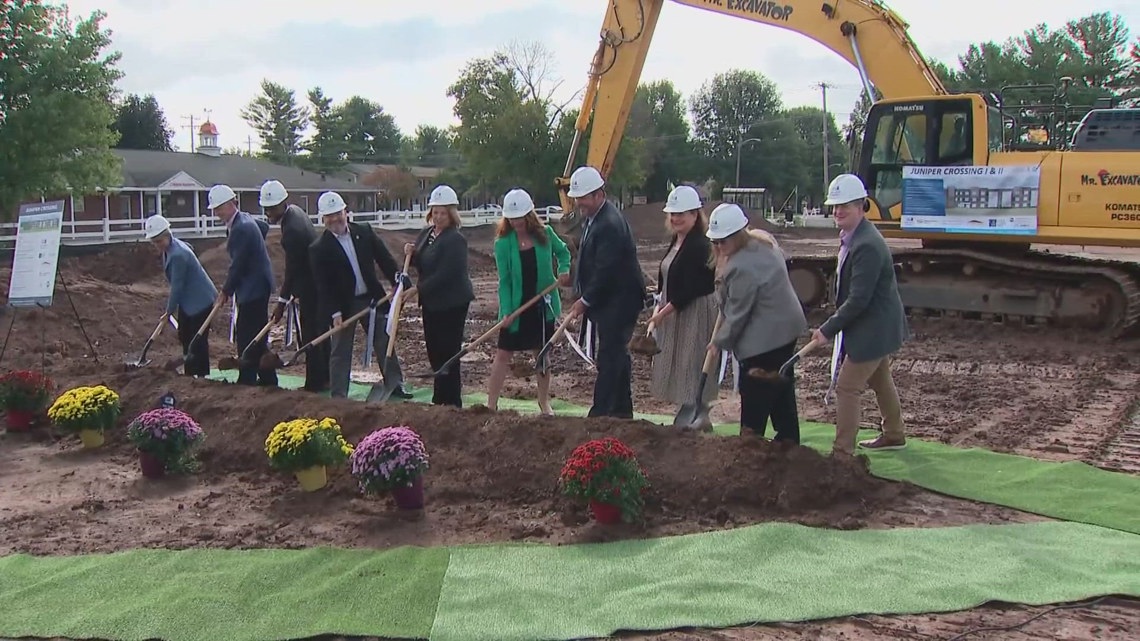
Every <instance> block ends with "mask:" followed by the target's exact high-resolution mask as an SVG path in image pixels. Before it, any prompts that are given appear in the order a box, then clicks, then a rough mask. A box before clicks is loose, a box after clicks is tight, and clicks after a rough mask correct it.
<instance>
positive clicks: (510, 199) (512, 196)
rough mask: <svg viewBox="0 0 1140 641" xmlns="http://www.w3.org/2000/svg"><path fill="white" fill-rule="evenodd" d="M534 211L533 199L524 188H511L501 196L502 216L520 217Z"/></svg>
mask: <svg viewBox="0 0 1140 641" xmlns="http://www.w3.org/2000/svg"><path fill="white" fill-rule="evenodd" d="M532 211H534V200H532V199H531V197H530V194H528V193H526V190H525V189H512V190H510V191H508V192H507V195H506V196H503V218H522V217H523V216H526V215H527V214H529V213H530V212H532Z"/></svg>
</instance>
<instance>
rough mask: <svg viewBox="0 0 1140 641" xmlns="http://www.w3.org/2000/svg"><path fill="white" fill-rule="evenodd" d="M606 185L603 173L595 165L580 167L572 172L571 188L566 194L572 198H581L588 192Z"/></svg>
mask: <svg viewBox="0 0 1140 641" xmlns="http://www.w3.org/2000/svg"><path fill="white" fill-rule="evenodd" d="M605 186H606V181H605V180H603V179H602V175H601V174H600V173H598V170H597V169H594V168H593V167H588V166H587V167H579V168H577V169H575V170H574V173H572V174H570V189H569V190H567V192H566V195H567V196H569V197H571V198H581V197H582V196H585V195H586V194H589V193H592V192H595V191H597V190H599V189H601V188H602V187H605Z"/></svg>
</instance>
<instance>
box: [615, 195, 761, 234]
mask: <svg viewBox="0 0 1140 641" xmlns="http://www.w3.org/2000/svg"><path fill="white" fill-rule="evenodd" d="M722 202H724V201H721V200H712V201H709V202H707V203H705V215H706V216H707V215H710V214H712V211H713V209H716V207H717V205H720V204H721V203H722ZM664 208H665V203H664V202H657V203H649V204H646V205H632V206H630V207H626V208H625V209H624V210H623V211H622V213H623V214H624V215H625V219H626V220H627V221H629V227H630V229H631V230H632V231H633V236H634V238H637V239H638V240H639V241H644V242H650V243H666V242H669V232H668V230H667V228H666V216H668V214H666V213H664V212H663V211H662V210H663V209H664ZM742 209H744V213H745V214H747V215H748V221H749V223H750V224H751V225H752V227H753V228H754V229H763V230H765V231H770V232H775V231H776V230H777V229H778V228H777V227H776V226H775V225H773V224H772V223H770V222H768V221H767V220H766V219H765V218H764V216H763V214H762V213H761V212H759V211H751V210H749V209H748V208H747V207H742Z"/></svg>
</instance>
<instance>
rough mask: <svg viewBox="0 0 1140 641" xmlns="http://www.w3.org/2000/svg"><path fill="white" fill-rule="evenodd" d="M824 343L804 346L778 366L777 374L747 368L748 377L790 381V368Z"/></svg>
mask: <svg viewBox="0 0 1140 641" xmlns="http://www.w3.org/2000/svg"><path fill="white" fill-rule="evenodd" d="M825 342H827V341H812V342H810V343H808V344H807V345H804V348H803V349H801V350H800V351H798V352H796V354H795V356H792V357H791V358H789V359H788V360H786V361H784V364H783V365H781V366H780V370H779V371H778V372H772V371H771V370H766V369H761V368H759V367H752V368H749V370H748V375H749V376H751V377H752V378H760V379H764V380H768V381H787V380H791V378H792V368H793V367H795V366H796V363H798V362H800V359H801V358H803V357H804V356H807V355H808V354H810V353H811V352H812V350H814V349H816V348H817V347H819V346H820V345H823V344H824V343H825Z"/></svg>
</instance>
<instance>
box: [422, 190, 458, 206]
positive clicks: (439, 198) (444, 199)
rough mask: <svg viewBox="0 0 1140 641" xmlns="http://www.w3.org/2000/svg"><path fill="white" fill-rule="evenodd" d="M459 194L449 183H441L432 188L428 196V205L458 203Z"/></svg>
mask: <svg viewBox="0 0 1140 641" xmlns="http://www.w3.org/2000/svg"><path fill="white" fill-rule="evenodd" d="M458 204H459V196H458V195H456V193H455V190H454V189H452V188H451V187H448V186H447V185H440V186H438V187H436V188H435V189H433V190H431V196H429V197H428V204H427V206H428V207H435V206H437V205H439V206H445V205H458Z"/></svg>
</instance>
